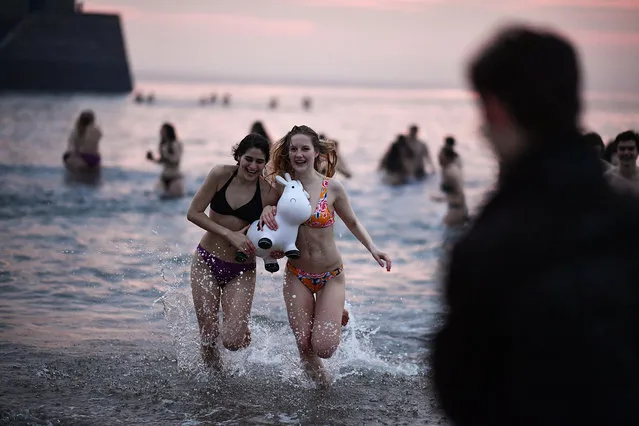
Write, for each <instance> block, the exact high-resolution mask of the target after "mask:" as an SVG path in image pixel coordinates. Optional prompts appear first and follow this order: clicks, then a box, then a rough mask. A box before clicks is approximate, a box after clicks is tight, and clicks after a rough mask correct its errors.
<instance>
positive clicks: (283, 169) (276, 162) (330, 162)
mask: <svg viewBox="0 0 639 426" xmlns="http://www.w3.org/2000/svg"><path fill="white" fill-rule="evenodd" d="M299 134H302V135H306V136H308V137H309V138H310V139H311V142H312V143H313V148H314V149H315V152H319V155H318V156H317V157H316V158H315V163H314V164H313V167H314V168H315V170H317V171H319V170H320V166H321V164H322V162H323V161H326V176H328V177H332V176H333V175H334V174H335V166H336V164H337V145H336V142H335V141H332V140H330V139H320V137H319V135H318V134H317V132H316V131H315V130H313V129H311V128H310V127H308V126H304V125H302V126H293V128H292V129H291V130H290V131H289V132H288V133H287V134H286V136H284V137H283V138H282V139H280V140H279V141H277V142H276V143H275V144H274V145H273V148H272V150H271V161H272V166H271V170H272V171H271V175H272V176H273V177H274V175H280V176H282V175H284V173H288V174H290V175H291V176H294V170H293V166H292V165H291V160H290V158H289V153H288V152H289V149H290V146H291V138H292V137H293V136H294V135H299Z"/></svg>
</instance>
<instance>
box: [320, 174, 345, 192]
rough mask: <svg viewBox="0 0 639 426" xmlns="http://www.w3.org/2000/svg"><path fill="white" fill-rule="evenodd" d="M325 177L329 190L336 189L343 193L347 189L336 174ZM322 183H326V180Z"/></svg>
mask: <svg viewBox="0 0 639 426" xmlns="http://www.w3.org/2000/svg"><path fill="white" fill-rule="evenodd" d="M324 179H325V180H326V182H327V185H328V186H327V187H326V188H327V189H328V190H329V191H336V192H337V193H343V192H345V191H346V189H345V188H344V185H343V184H342V182H341V181H340V180H339V179H337V178H336V177H335V176H333V177H325V178H324ZM322 185H324V182H322Z"/></svg>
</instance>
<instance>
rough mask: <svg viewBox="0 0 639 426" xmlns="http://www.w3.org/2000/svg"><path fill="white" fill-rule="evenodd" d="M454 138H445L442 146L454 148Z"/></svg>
mask: <svg viewBox="0 0 639 426" xmlns="http://www.w3.org/2000/svg"><path fill="white" fill-rule="evenodd" d="M455 142H456V141H455V138H454V137H452V136H446V137H445V138H444V146H449V147H451V148H452V147H454V146H455Z"/></svg>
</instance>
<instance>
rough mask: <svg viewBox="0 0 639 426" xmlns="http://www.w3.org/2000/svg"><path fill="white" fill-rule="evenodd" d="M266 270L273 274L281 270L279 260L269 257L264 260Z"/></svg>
mask: <svg viewBox="0 0 639 426" xmlns="http://www.w3.org/2000/svg"><path fill="white" fill-rule="evenodd" d="M264 269H266V270H267V271H268V272H270V273H273V272H277V271H279V270H280V265H279V264H278V263H277V260H275V259H273V258H272V257H270V256H269V257H265V258H264Z"/></svg>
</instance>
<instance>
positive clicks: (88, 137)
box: [62, 110, 102, 172]
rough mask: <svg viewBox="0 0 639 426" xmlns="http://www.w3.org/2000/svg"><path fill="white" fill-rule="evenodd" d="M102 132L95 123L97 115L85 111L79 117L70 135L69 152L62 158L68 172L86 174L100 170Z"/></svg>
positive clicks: (90, 111)
mask: <svg viewBox="0 0 639 426" xmlns="http://www.w3.org/2000/svg"><path fill="white" fill-rule="evenodd" d="M100 139H102V131H101V130H100V128H99V127H98V125H97V124H96V122H95V113H94V112H93V111H92V110H84V111H82V112H81V113H80V115H79V116H78V118H77V120H76V122H75V126H74V127H73V130H72V131H71V134H70V135H69V140H68V145H67V150H66V151H65V153H64V155H63V156H62V161H63V162H64V165H65V167H66V168H67V170H69V171H71V172H86V171H92V170H97V169H99V168H100V163H101V157H100Z"/></svg>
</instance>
